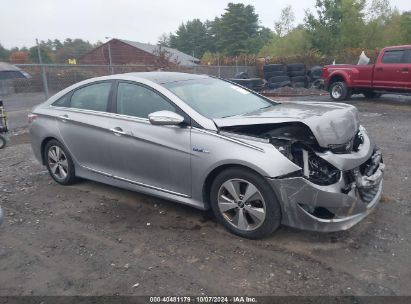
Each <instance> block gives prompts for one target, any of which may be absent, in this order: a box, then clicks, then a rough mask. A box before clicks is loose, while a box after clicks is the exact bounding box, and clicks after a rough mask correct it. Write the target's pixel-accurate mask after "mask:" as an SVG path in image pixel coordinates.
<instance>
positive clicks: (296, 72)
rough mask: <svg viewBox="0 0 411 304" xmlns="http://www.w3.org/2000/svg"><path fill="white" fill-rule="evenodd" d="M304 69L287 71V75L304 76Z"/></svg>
mask: <svg viewBox="0 0 411 304" xmlns="http://www.w3.org/2000/svg"><path fill="white" fill-rule="evenodd" d="M305 74H306V72H305V70H304V71H289V72H288V76H290V77H297V76H298V77H305Z"/></svg>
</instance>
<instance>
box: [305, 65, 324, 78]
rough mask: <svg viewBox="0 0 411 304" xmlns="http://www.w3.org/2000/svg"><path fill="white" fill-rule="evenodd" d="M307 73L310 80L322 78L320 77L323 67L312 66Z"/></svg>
mask: <svg viewBox="0 0 411 304" xmlns="http://www.w3.org/2000/svg"><path fill="white" fill-rule="evenodd" d="M307 75H308V77H310V78H311V79H312V80H317V79H322V77H323V68H322V67H321V66H315V67H312V68H311V69H310V70H309V71H308V73H307Z"/></svg>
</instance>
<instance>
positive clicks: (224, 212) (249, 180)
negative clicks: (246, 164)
mask: <svg viewBox="0 0 411 304" xmlns="http://www.w3.org/2000/svg"><path fill="white" fill-rule="evenodd" d="M210 198H211V207H212V209H213V212H214V215H215V216H216V218H217V219H218V220H219V221H220V222H221V223H222V224H223V225H224V227H225V228H226V229H227V230H229V231H230V232H232V233H234V234H236V235H238V236H241V237H245V238H249V239H259V238H262V237H265V236H268V235H270V234H271V233H272V232H273V231H274V230H276V229H277V228H278V227H279V225H280V223H281V208H280V205H279V203H278V202H277V199H276V196H275V194H274V191H273V189H271V187H270V185H269V184H268V183H267V181H266V180H265V179H264V178H263V177H261V176H260V175H258V174H257V173H254V172H253V171H251V170H247V169H242V168H232V169H228V170H225V171H223V172H222V173H220V174H219V175H218V176H217V177H216V179H215V180H214V181H213V184H212V186H211V196H210Z"/></svg>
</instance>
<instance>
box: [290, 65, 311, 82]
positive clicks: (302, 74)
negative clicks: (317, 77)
mask: <svg viewBox="0 0 411 304" xmlns="http://www.w3.org/2000/svg"><path fill="white" fill-rule="evenodd" d="M287 74H288V76H289V77H290V81H291V84H292V86H293V87H294V88H305V87H307V70H306V68H305V64H304V63H291V64H288V65H287Z"/></svg>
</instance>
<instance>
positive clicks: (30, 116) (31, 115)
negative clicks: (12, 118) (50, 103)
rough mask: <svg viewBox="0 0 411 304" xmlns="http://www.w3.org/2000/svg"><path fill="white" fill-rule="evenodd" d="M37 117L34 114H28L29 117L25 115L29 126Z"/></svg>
mask: <svg viewBox="0 0 411 304" xmlns="http://www.w3.org/2000/svg"><path fill="white" fill-rule="evenodd" d="M37 117H38V116H37V115H36V114H33V113H30V114H29V115H27V118H28V120H29V124H31V123H32V122H33V121H35V120H36V119H37Z"/></svg>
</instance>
